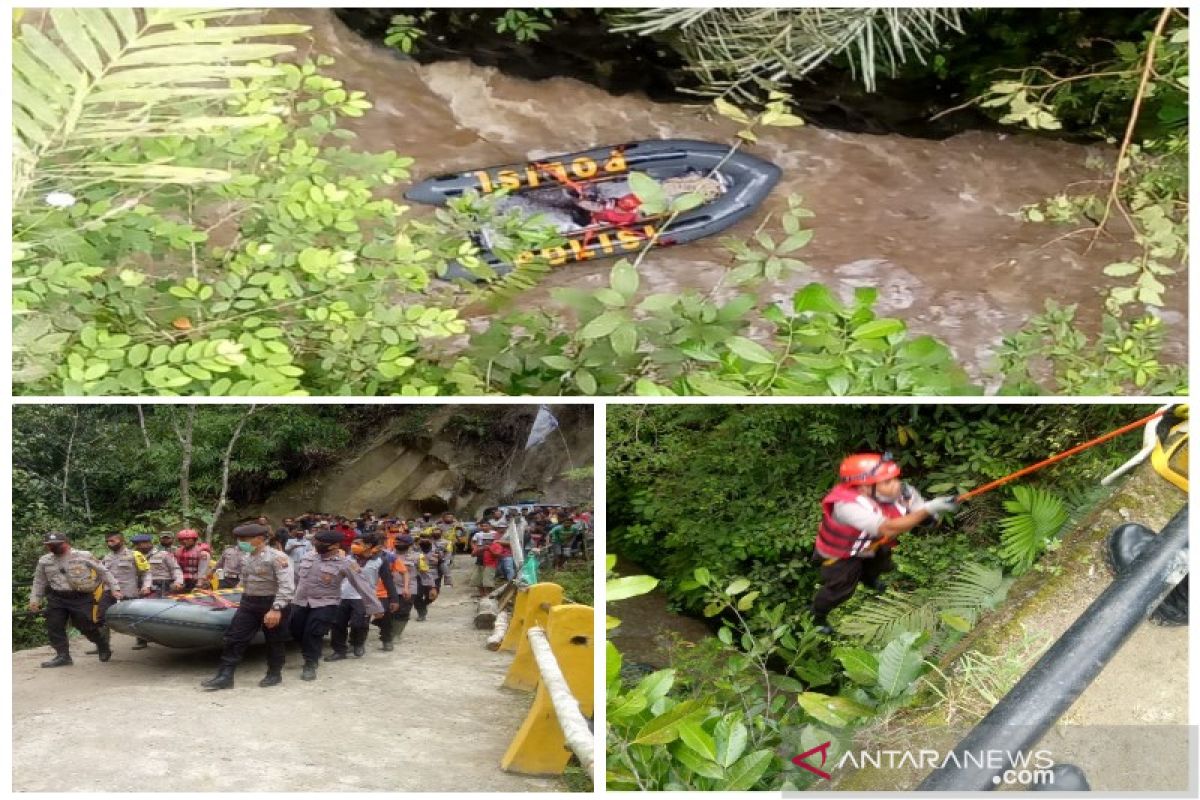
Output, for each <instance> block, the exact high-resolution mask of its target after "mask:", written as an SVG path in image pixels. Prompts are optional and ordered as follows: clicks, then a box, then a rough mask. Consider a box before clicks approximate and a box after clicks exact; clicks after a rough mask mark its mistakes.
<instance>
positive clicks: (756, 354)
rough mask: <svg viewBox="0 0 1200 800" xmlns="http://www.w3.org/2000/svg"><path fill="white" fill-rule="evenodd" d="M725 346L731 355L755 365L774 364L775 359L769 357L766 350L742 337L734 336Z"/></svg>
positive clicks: (769, 354)
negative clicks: (733, 354)
mask: <svg viewBox="0 0 1200 800" xmlns="http://www.w3.org/2000/svg"><path fill="white" fill-rule="evenodd" d="M726 346H727V347H728V348H729V349H730V350H731V351H732V352H733V353H735V354H737V355H738V356H740V357H742V358H744V359H746V360H747V361H752V362H754V363H755V364H774V363H775V357H774V356H772V355H771V352H770V351H769V350H767V348H765V347H763V346H762V345H761V344H758V343H757V342H753V341H751V340H749V339H747V338H745V337H743V336H734V337H733V338H731V339H730V340H729V341H728V342H726Z"/></svg>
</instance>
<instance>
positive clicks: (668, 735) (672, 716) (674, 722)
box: [630, 700, 708, 744]
mask: <svg viewBox="0 0 1200 800" xmlns="http://www.w3.org/2000/svg"><path fill="white" fill-rule="evenodd" d="M707 713H708V706H707V705H704V704H702V703H701V702H700V701H699V700H684V701H683V702H682V703H679V704H678V705H676V706H674V707H673V708H671V709H670V710H668V711H666V712H664V713H662V714H660V715H659V716H657V717H655V718H654V719H652V720H650V721H649V722H647V723H646V724H645V725H644V726H642V729H641V730H639V731H638V732H637V735H636V736H635V737H634V738H633V740H632V741H631V742H630V744H670V743H671V742H673V741H675V740H676V739H677V738H678V737H679V726H680V725H682V724H684V723H686V722H688V721H689V720H693V719H701V718H703V717H704V716H705V715H706V714H707Z"/></svg>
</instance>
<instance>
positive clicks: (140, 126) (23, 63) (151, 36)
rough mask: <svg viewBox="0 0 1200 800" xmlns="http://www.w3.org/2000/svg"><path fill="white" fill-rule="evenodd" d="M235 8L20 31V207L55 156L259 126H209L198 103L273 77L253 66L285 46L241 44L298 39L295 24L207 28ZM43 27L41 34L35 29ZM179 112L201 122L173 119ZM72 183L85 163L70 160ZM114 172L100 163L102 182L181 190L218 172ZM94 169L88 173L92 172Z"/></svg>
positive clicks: (109, 15)
mask: <svg viewBox="0 0 1200 800" xmlns="http://www.w3.org/2000/svg"><path fill="white" fill-rule="evenodd" d="M246 13H254V12H251V11H247V10H239V9H183V8H147V9H139V10H135V9H130V8H107V9H99V8H92V9H73V8H54V9H51V10H49V12H47V13H46V14H45V16H44V17H43V18H42V23H41V26H35V25H29V24H25V25H22V26H21V28H20V32H19V33H18V35H17V36H15V37H14V39H13V75H12V87H13V106H12V111H13V128H14V147H13V153H14V161H13V203H14V204H16V203H19V202H20V200H21V199H22V197H23V196H24V195H25V193H26V192H28V191H29V189H30V188H31V187H32V186H33V184H34V182H35V180H36V179H37V178H39V177H45V173H47V172H49V171H50V166H51V165H52V163H53V160H54V159H55V157H57V156H62V155H64V154H68V153H71V154H73V155H77V154H78V151H81V150H83V151H87V150H94V149H96V148H100V147H103V146H104V145H105V144H107V143H111V144H114V145H115V144H120V143H122V142H123V141H124V140H126V139H128V138H129V137H134V136H137V137H145V136H172V135H194V134H196V133H199V132H204V131H210V130H224V129H228V128H230V127H235V126H246V125H259V124H263V123H264V122H267V121H269V120H270V119H272V117H271V116H270V115H258V116H239V117H228V116H208V115H206V114H204V113H203V111H204V110H205V109H204V107H203V106H200V107H197V101H198V100H199V99H207V100H210V101H211V100H213V99H220V98H221V97H224V96H228V95H232V94H234V93H235V92H237V91H239V90H237V89H236V88H234V87H232V86H231V85H230V80H231V79H233V78H251V77H260V76H264V75H273V74H275V72H276V70H275V68H274V67H271V66H268V65H263V64H259V63H255V62H258V61H260V60H262V59H268V58H271V57H273V56H277V55H280V54H282V53H287V52H290V51H291V50H292V49H293V48H292V47H291V46H289V45H284V44H273V43H265V42H253V43H248V40H252V39H262V38H266V37H276V36H284V35H290V34H296V33H302V32H304V31H306V30H308V27H307V26H304V25H291V24H273V25H268V24H262V25H237V26H233V25H231V26H221V25H217V26H213V27H206V26H205V24H204V23H205V21H207V20H211V19H224V18H229V17H233V16H238V15H242V14H246ZM43 28H45V29H44V30H43ZM182 109H188V110H189V111H197V112H199V113H186V114H181V113H180V111H181V110H182ZM72 162H73V164H72V166H73V167H74V175H75V177H78V176H79V175H80V173H83V174H85V175H86V174H87V173H88V171H89V165H88V161H87V160H86V159H80V158H77V157H75V158H72ZM154 166H155V169H154V170H153V173H152V174H148V173H147V172H146V167H145V165H141V166H139V167H137V168H131V169H130V170H123V169H121V168H117V167H114V166H113V165H111V164H108V165H104V167H103V169H104V174H103V175H97V176H96V177H102V178H103V179H106V180H127V179H131V180H136V181H148V180H151V181H154V182H160V183H161V182H179V183H189V182H195V181H202V180H214V179H220V178H221V177H222V176H223V175H224V173H220V172H219V171H214V170H208V171H203V172H196V171H189V170H181V169H178V168H174V167H172V166H171V165H168V164H159V165H154ZM99 168H100V167H99V165H97V169H99Z"/></svg>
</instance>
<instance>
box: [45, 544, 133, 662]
mask: <svg viewBox="0 0 1200 800" xmlns="http://www.w3.org/2000/svg"><path fill="white" fill-rule="evenodd" d="M42 543H43V544H44V545H45V546H46V551H47V552H46V554H45V555H43V556H42V557H41V558H39V559H38V562H37V566H35V567H34V571H33V589H32V591H31V592H30V597H29V610H30V611H34V612H37V611H40V610H41V608H42V602H43V601H46V635H47V637H48V638H49V639H50V646H51V647H53V648H54V652H55V653H56V655H55V656H54V658H53V659H51V660H50V661H45V662H43V663H42V666H43V667H69V666H71V664H73V663H74V662H73V661H72V660H71V645H70V642H69V640H68V639H67V622H68V621H70V622H71V623H72V624H74V625H75V627H76V628H78V629H79V632H80V633H82V634H83V635H84V638H86V639H87V640H88V641H90V642H92V643H93V644H95V645H96V647H97V652H98V653H99V654H100V660H101V661H108V659H110V658H112V649H111V648H110V647H109V645H108V632H107V631H105V630H103V629H102V628H101V627H100V625H99V624H98V623H97V621H96V620H97V615H96V611H97V608H96V599H97V590H98V589H99V588H100V587H101V586H106V587H107V588H108V590H109V591H110V592H112V594H113V597H115V598H116V599H117V600H122V599H124V597H125V595H124V594H123V593H122V592H121V586H120V584H118V583H117V579H116V578H114V577H113V576H112V573H111V572H109V571H108V570H107V569H106V568H105V566H104V565H103V564H101V563H100V562H99V561H97V560H96V559H95V558H94V557H93V556H92V554H91V553H89V552H87V551H86V550H72V549H71V543H70V540H69V539H68V538H67V535H66V534H65V533H59V532H57V531H51V532H50V533H47V534H46V535H45V537H44V538H43V539H42Z"/></svg>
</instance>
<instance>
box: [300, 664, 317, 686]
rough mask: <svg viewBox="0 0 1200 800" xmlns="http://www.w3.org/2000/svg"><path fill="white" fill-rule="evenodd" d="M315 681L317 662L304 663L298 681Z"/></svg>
mask: <svg viewBox="0 0 1200 800" xmlns="http://www.w3.org/2000/svg"><path fill="white" fill-rule="evenodd" d="M316 679H317V662H315V661H305V662H304V669H302V670H300V680H302V681H315V680H316Z"/></svg>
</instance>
